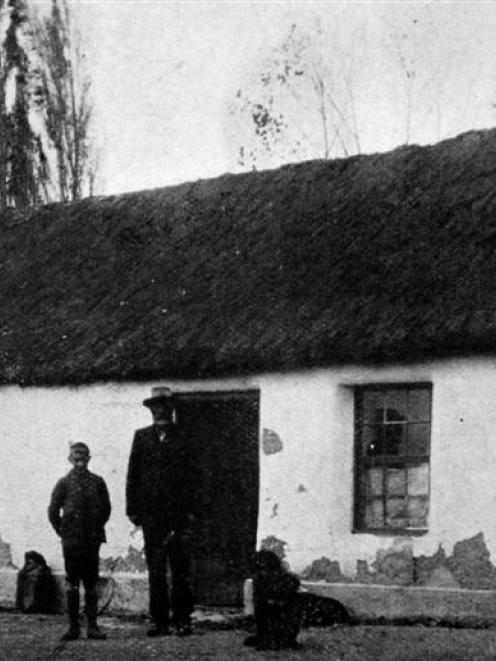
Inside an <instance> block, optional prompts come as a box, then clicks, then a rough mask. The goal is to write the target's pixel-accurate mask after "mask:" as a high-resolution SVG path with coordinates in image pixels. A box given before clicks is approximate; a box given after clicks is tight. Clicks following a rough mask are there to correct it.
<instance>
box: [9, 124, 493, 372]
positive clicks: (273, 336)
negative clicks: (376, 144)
mask: <svg viewBox="0 0 496 661" xmlns="http://www.w3.org/2000/svg"><path fill="white" fill-rule="evenodd" d="M1 227H2V229H1V238H0V255H1V260H0V270H1V273H0V311H1V321H0V378H1V379H2V381H3V382H11V383H15V382H19V383H64V382H66V383H70V382H72V383H85V382H90V381H93V380H101V379H103V380H105V379H125V378H136V379H143V378H150V377H161V378H165V377H168V376H169V377H192V376H194V377H196V376H212V375H228V374H241V373H249V372H257V371H265V370H276V369H277V370H279V369H282V370H286V369H293V368H299V367H312V366H324V365H332V364H338V363H345V362H355V361H367V362H371V361H399V360H417V359H421V358H425V357H433V356H445V355H452V354H469V353H474V352H486V351H489V352H494V351H495V350H496V130H494V131H484V132H471V133H467V134H465V135H462V136H460V137H458V138H456V139H453V140H448V141H445V142H442V143H440V144H438V145H435V146H432V147H416V146H413V147H404V148H400V149H397V150H395V151H392V152H390V153H387V154H376V155H368V156H356V157H353V158H348V159H341V160H335V161H313V162H307V163H301V164H296V165H289V166H285V167H282V168H280V169H277V170H271V171H266V172H254V173H249V174H239V175H225V176H222V177H219V178H216V179H212V180H207V181H198V182H194V183H187V184H183V185H180V186H173V187H168V188H163V189H159V190H151V191H145V192H141V193H132V194H127V195H119V196H113V197H106V198H94V199H86V200H83V201H80V202H77V203H72V204H65V205H62V204H56V205H50V206H47V207H44V208H40V209H37V210H34V211H32V212H30V213H28V214H25V215H22V216H21V215H19V214H17V213H9V214H4V216H3V217H2V218H1Z"/></svg>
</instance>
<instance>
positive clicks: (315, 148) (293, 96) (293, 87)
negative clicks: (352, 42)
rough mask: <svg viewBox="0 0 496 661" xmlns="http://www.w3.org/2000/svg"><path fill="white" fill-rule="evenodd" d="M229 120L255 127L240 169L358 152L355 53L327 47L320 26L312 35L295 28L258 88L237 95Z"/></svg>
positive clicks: (261, 76)
mask: <svg viewBox="0 0 496 661" xmlns="http://www.w3.org/2000/svg"><path fill="white" fill-rule="evenodd" d="M231 115H233V116H234V117H237V118H238V122H246V121H247V120H248V124H249V126H251V132H250V131H249V132H248V135H246V136H245V142H244V144H242V145H239V159H238V161H239V163H240V164H241V165H250V164H251V165H252V166H257V167H258V166H259V165H262V166H265V165H272V164H274V163H279V162H284V161H287V160H293V159H294V158H295V157H298V158H299V159H301V158H331V157H335V156H341V155H343V156H348V155H350V154H353V153H360V136H359V128H358V122H357V115H356V108H355V90H354V86H353V52H352V50H348V51H347V52H345V51H344V50H341V49H339V48H338V46H337V42H334V43H332V42H331V43H329V41H328V40H327V37H326V35H325V34H324V31H323V30H322V27H321V25H320V22H318V21H317V22H316V23H315V24H314V26H313V28H312V29H311V30H310V31H308V30H307V31H305V30H302V29H301V28H299V27H298V26H297V25H293V26H292V27H291V29H290V31H289V34H288V35H287V37H286V39H285V40H284V41H283V43H282V44H281V45H280V46H278V47H277V48H275V49H273V50H272V51H271V53H270V55H269V56H268V58H267V59H266V61H265V62H264V63H263V66H262V70H261V72H260V73H259V74H258V76H257V80H256V81H255V84H254V85H253V86H252V87H250V88H249V89H245V90H244V89H240V90H238V92H237V95H236V100H235V102H234V103H233V104H232V107H231ZM238 133H239V129H238ZM250 133H251V135H250Z"/></svg>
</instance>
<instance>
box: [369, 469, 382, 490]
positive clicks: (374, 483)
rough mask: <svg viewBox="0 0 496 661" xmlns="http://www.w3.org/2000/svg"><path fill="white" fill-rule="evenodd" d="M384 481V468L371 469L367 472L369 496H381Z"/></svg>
mask: <svg viewBox="0 0 496 661" xmlns="http://www.w3.org/2000/svg"><path fill="white" fill-rule="evenodd" d="M383 479H384V469H383V468H369V470H368V471H367V495H368V496H381V495H382V483H383Z"/></svg>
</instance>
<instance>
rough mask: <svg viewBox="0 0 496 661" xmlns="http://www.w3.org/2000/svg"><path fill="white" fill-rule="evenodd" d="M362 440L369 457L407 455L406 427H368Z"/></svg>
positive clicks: (364, 430) (365, 452) (363, 448)
mask: <svg viewBox="0 0 496 661" xmlns="http://www.w3.org/2000/svg"><path fill="white" fill-rule="evenodd" d="M362 438H363V445H362V450H363V453H364V454H365V455H367V456H384V455H393V456H397V455H400V454H406V449H407V446H406V425H401V424H397V425H396V424H394V425H393V424H391V425H366V426H365V427H364V429H363V435H362Z"/></svg>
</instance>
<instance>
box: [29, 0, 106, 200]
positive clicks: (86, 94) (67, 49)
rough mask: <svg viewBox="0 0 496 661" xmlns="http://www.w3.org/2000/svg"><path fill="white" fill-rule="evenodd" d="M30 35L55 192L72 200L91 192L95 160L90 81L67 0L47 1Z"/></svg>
mask: <svg viewBox="0 0 496 661" xmlns="http://www.w3.org/2000/svg"><path fill="white" fill-rule="evenodd" d="M34 37H35V48H36V51H37V54H38V58H39V65H38V89H37V102H38V108H39V110H40V112H41V113H42V115H43V123H44V126H45V129H46V134H47V136H48V140H49V142H50V145H51V147H52V148H53V150H54V152H55V159H54V160H55V162H56V165H55V168H53V167H52V170H53V169H55V170H56V176H55V177H54V179H55V186H56V189H57V197H58V198H59V199H60V200H64V201H65V200H76V199H79V198H81V197H82V196H83V195H85V194H92V192H93V188H94V184H95V177H96V170H95V167H96V164H97V159H96V156H95V154H92V149H93V146H92V144H91V138H90V130H91V122H92V117H93V105H92V101H91V97H90V88H91V80H90V77H89V75H88V73H86V72H85V68H84V62H83V60H84V55H83V52H82V47H81V38H80V35H79V33H77V31H75V30H73V28H72V25H71V16H70V11H69V5H68V3H67V1H66V0H52V6H51V12H50V15H49V16H45V17H44V18H41V19H38V20H37V21H36V22H35V29H34Z"/></svg>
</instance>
